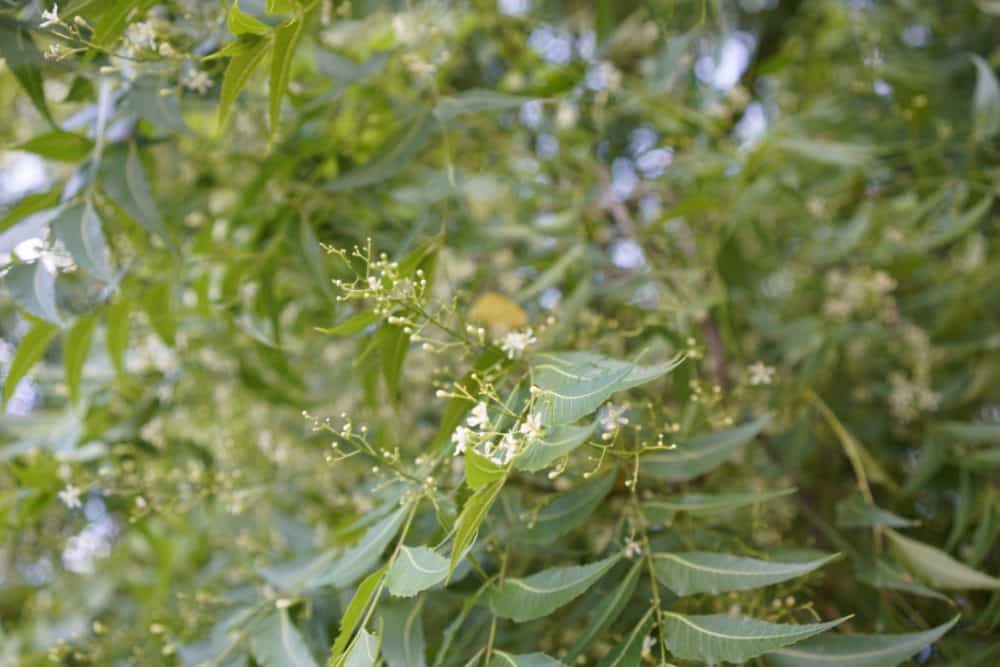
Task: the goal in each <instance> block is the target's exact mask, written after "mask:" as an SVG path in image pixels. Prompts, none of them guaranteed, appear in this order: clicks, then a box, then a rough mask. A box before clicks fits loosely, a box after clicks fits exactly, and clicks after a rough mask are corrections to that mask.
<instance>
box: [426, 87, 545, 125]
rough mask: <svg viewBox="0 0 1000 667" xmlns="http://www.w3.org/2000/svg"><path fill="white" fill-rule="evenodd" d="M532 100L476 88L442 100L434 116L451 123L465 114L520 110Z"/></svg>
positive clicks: (435, 108) (435, 109)
mask: <svg viewBox="0 0 1000 667" xmlns="http://www.w3.org/2000/svg"><path fill="white" fill-rule="evenodd" d="M531 99H532V98H530V97H521V96H520V95H509V94H507V93H501V92H497V91H495V90H482V89H478V88H474V89H472V90H465V91H462V92H461V93H459V94H458V95H454V96H452V97H445V98H442V99H441V101H440V102H438V103H437V106H435V107H434V115H435V116H436V117H437V118H438V119H439V120H442V121H449V120H454V119H455V118H458V117H459V116H464V115H465V114H473V113H482V112H488V111H507V110H510V109H518V108H520V107H521V105H523V104H524V103H525V102H529V101H531Z"/></svg>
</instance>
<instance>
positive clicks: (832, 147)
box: [775, 137, 873, 167]
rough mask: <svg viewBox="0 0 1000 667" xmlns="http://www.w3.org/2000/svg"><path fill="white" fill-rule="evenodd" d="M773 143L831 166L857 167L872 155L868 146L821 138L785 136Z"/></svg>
mask: <svg viewBox="0 0 1000 667" xmlns="http://www.w3.org/2000/svg"><path fill="white" fill-rule="evenodd" d="M775 145H776V146H777V147H778V148H780V149H782V150H785V151H788V152H789V153H794V154H795V155H798V156H799V157H803V158H805V159H807V160H812V161H814V162H819V163H820V164H828V165H830V166H833V167H859V166H862V165H864V164H865V163H867V162H869V161H870V160H871V159H872V156H873V154H872V150H871V148H870V147H869V146H866V145H861V144H848V143H841V142H836V141H826V140H823V139H809V138H805V137H786V138H784V139H781V140H779V141H777V142H776V143H775Z"/></svg>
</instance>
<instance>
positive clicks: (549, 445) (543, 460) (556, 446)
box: [514, 423, 596, 472]
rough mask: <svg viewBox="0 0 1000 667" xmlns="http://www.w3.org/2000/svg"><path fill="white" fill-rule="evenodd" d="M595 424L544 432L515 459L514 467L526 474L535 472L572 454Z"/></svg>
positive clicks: (589, 433)
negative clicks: (541, 436) (543, 434)
mask: <svg viewBox="0 0 1000 667" xmlns="http://www.w3.org/2000/svg"><path fill="white" fill-rule="evenodd" d="M595 426H596V424H595V423H590V424H586V425H583V426H576V425H573V424H560V425H559V426H553V427H552V428H550V429H549V430H548V431H546V433H545V436H544V437H543V438H541V439H540V440H535V441H533V442H532V443H531V444H529V445H528V446H527V447H526V448H525V449H524V451H523V452H521V453H520V454H519V455H518V456H517V458H516V459H514V467H515V468H517V469H518V470H525V471H527V472H537V471H539V470H542V469H544V468H547V467H548V466H550V465H552V464H553V463H555V462H556V461H558V460H559V459H561V458H562V457H564V456H566V455H568V454H570V453H572V452H573V451H574V450H575V449H576V448H577V447H579V446H580V445H582V444H583V443H585V442H586V441H587V438H589V437H590V436H591V434H592V433H593V432H594V427H595Z"/></svg>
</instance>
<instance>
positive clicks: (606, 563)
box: [490, 554, 621, 623]
mask: <svg viewBox="0 0 1000 667" xmlns="http://www.w3.org/2000/svg"><path fill="white" fill-rule="evenodd" d="M620 558H621V555H620V554H616V555H614V556H610V557H609V558H605V559H604V560H599V561H597V562H596V563H590V564H589V565H578V566H572V567H555V568H550V569H548V570H543V571H541V572H538V573H536V574H533V575H531V576H529V577H525V578H523V579H507V580H506V581H505V582H504V583H503V588H502V589H494V590H493V591H492V594H491V596H490V606H491V607H492V608H493V612H494V613H495V614H496V615H497V616H501V617H503V618H510V619H513V620H515V621H517V622H518V623H523V622H524V621H530V620H532V619H535V618H540V617H542V616H546V615H547V614H550V613H552V612H553V611H555V610H556V609H558V608H559V607H562V606H563V605H565V604H567V603H568V602H570V601H571V600H573V599H574V598H576V597H577V596H579V595H581V594H582V593H583V592H584V591H586V590H587V589H588V588H590V587H591V586H592V585H594V583H596V582H597V580H598V579H600V578H601V577H603V576H604V575H605V573H607V571H608V570H609V569H611V567H612V566H613V565H614V564H615V563H617V562H618V561H619V559H620Z"/></svg>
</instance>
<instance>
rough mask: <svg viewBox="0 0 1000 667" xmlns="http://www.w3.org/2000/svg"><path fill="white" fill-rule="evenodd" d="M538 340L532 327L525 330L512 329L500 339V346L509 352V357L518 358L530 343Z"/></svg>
mask: <svg viewBox="0 0 1000 667" xmlns="http://www.w3.org/2000/svg"><path fill="white" fill-rule="evenodd" d="M536 342H537V339H536V338H535V336H534V334H533V333H532V331H531V327H528V328H527V329H525V330H524V331H511V332H510V333H508V334H507V335H506V336H504V338H503V340H502V341H500V348H501V349H502V350H503V351H504V352H506V353H507V358H508V359H516V358H517V357H520V356H521V353H522V352H524V350H525V349H527V347H528V346H529V345H533V344H534V343H536Z"/></svg>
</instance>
